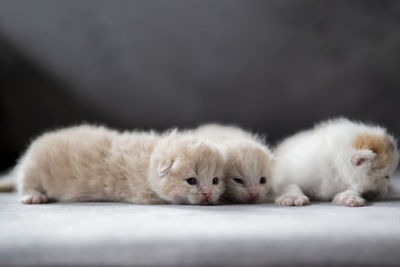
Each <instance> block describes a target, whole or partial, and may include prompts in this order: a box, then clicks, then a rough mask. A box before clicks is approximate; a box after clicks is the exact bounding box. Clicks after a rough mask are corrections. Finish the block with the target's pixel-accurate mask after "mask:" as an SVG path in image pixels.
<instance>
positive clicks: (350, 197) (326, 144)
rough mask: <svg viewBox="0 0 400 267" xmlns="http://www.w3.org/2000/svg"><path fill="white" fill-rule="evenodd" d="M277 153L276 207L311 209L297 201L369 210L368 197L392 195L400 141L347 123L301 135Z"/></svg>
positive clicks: (327, 124) (324, 125)
mask: <svg viewBox="0 0 400 267" xmlns="http://www.w3.org/2000/svg"><path fill="white" fill-rule="evenodd" d="M274 152H275V155H276V163H275V164H274V168H273V174H272V176H273V178H274V179H273V190H274V192H275V194H276V195H277V198H276V204H278V205H288V206H292V205H304V204H307V203H308V201H306V202H302V201H297V200H299V199H305V197H311V198H313V199H317V200H333V201H334V202H335V203H338V204H343V205H347V206H363V205H365V199H364V197H368V198H369V199H371V197H377V196H384V195H386V194H387V192H388V188H389V187H390V180H389V179H387V178H388V177H389V176H390V175H392V174H393V172H394V171H395V169H396V167H397V164H398V161H399V152H398V150H397V146H396V143H395V140H394V138H393V137H392V136H391V135H389V134H388V133H387V132H386V130H385V129H384V128H382V127H378V126H373V125H367V124H363V123H360V122H353V121H350V120H347V119H344V118H340V119H335V120H329V121H326V122H323V123H320V124H318V125H317V126H315V127H314V128H313V129H311V130H307V131H303V132H300V133H298V134H295V135H294V136H292V137H289V138H287V139H285V140H284V141H283V142H281V143H280V144H279V145H278V146H277V148H276V149H275V151H274ZM304 192H307V193H308V195H307V196H306V195H305V194H304ZM372 199H373V198H372ZM296 201H297V202H296ZM296 203H297V204H296Z"/></svg>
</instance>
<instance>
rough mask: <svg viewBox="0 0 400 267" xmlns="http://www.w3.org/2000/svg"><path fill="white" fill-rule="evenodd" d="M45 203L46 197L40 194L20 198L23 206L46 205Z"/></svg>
mask: <svg viewBox="0 0 400 267" xmlns="http://www.w3.org/2000/svg"><path fill="white" fill-rule="evenodd" d="M47 201H48V198H47V196H45V195H43V194H41V193H33V194H29V195H24V196H22V197H21V202H22V203H23V204H42V203H46V202H47Z"/></svg>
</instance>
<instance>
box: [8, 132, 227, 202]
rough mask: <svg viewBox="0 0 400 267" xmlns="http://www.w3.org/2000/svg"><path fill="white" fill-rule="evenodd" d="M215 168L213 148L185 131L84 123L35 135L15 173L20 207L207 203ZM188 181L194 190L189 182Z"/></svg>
mask: <svg viewBox="0 0 400 267" xmlns="http://www.w3.org/2000/svg"><path fill="white" fill-rule="evenodd" d="M222 164H223V159H222V155H221V154H220V153H219V150H218V149H217V148H216V147H215V146H214V145H212V144H210V143H208V142H206V141H203V140H201V139H200V138H198V137H193V136H191V135H190V134H178V133H177V132H176V131H170V132H167V133H165V134H162V135H159V134H156V133H154V132H124V133H119V132H117V131H113V130H109V129H106V128H104V127H93V126H87V125H83V126H78V127H72V128H67V129H63V130H59V131H54V132H49V133H46V134H44V135H42V136H41V137H39V138H37V139H36V140H35V141H34V142H33V143H32V144H31V146H30V147H29V149H28V151H27V152H26V154H25V156H24V157H23V159H22V160H21V162H20V164H18V166H17V167H16V171H17V179H18V191H19V194H20V196H21V201H22V202H23V203H25V204H37V203H45V202H47V201H48V199H54V200H59V201H126V202H132V203H141V204H162V203H179V204H208V203H214V202H216V201H217V200H218V198H219V197H220V195H221V193H222V192H223V190H224V183H223V181H220V182H219V183H218V184H216V185H215V184H212V182H211V181H212V179H213V178H214V177H218V176H220V175H221V173H220V171H219V169H220V168H221V167H220V166H222ZM190 177H195V178H196V179H197V180H198V181H199V183H198V185H195V186H194V185H189V184H188V183H187V181H186V179H187V178H190Z"/></svg>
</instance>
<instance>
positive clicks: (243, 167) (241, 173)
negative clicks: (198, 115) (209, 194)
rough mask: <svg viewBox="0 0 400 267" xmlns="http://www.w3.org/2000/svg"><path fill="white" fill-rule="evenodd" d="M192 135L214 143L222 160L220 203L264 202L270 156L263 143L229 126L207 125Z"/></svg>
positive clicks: (271, 157)
mask: <svg viewBox="0 0 400 267" xmlns="http://www.w3.org/2000/svg"><path fill="white" fill-rule="evenodd" d="M193 133H195V134H197V135H200V136H201V137H205V138H207V139H209V140H211V141H213V142H215V143H216V144H217V145H218V146H219V147H220V149H221V151H222V152H223V155H224V158H225V167H224V180H225V183H226V191H225V193H224V194H223V197H222V198H223V199H224V200H226V201H228V202H235V203H249V202H260V201H263V200H264V199H265V197H266V195H267V193H268V191H269V190H270V188H271V185H270V184H271V182H270V166H271V163H272V161H273V156H272V153H271V152H270V150H269V148H268V147H267V146H266V145H265V143H264V140H263V139H262V138H260V137H258V136H256V135H253V134H251V133H249V132H246V131H244V130H242V129H240V128H237V127H232V126H222V125H217V124H207V125H203V126H200V127H198V128H197V129H195V130H194V131H193Z"/></svg>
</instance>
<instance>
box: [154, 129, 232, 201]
mask: <svg viewBox="0 0 400 267" xmlns="http://www.w3.org/2000/svg"><path fill="white" fill-rule="evenodd" d="M223 165H224V161H223V157H222V155H221V153H220V151H219V149H218V148H217V147H216V146H215V145H213V144H211V143H208V142H207V141H204V140H202V139H199V138H197V137H193V136H190V135H185V134H178V133H176V132H171V133H169V134H168V135H167V136H164V137H163V139H162V140H161V141H160V143H159V144H158V145H157V146H156V147H155V149H154V151H153V153H152V156H151V161H150V168H149V170H150V171H149V172H150V173H149V182H150V186H151V188H152V190H154V191H155V192H156V193H157V194H158V195H159V196H160V197H161V198H163V199H164V200H167V201H168V202H171V203H175V204H201V205H205V204H213V203H216V202H217V200H218V199H219V198H220V196H221V194H222V193H223V191H224V189H225V185H224V181H223V179H222V174H223V172H222V171H223Z"/></svg>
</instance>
